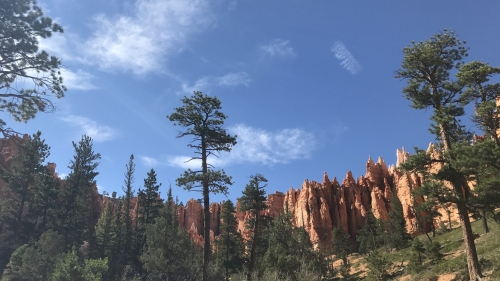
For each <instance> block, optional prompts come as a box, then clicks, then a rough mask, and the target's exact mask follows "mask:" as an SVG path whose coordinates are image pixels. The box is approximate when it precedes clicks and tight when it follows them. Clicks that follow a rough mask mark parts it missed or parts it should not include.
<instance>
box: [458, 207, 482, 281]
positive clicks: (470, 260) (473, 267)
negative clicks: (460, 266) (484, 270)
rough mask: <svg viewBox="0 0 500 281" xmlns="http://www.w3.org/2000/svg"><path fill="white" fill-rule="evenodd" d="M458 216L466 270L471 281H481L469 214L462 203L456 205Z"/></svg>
mask: <svg viewBox="0 0 500 281" xmlns="http://www.w3.org/2000/svg"><path fill="white" fill-rule="evenodd" d="M457 209H458V215H459V218H460V226H461V228H462V234H463V236H464V244H465V254H466V256H467V268H468V269H469V276H470V280H471V281H478V280H481V277H482V274H481V267H480V266H479V260H478V258H477V252H476V244H475V243H474V234H473V233H472V226H471V223H470V219H469V212H468V211H467V207H466V206H465V203H464V202H461V201H460V202H459V203H458V204H457Z"/></svg>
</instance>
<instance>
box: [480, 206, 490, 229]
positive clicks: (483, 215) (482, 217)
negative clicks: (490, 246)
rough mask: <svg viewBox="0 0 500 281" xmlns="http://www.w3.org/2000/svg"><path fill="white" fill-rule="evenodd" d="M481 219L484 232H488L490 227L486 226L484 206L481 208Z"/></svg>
mask: <svg viewBox="0 0 500 281" xmlns="http://www.w3.org/2000/svg"><path fill="white" fill-rule="evenodd" d="M481 220H482V221H483V229H484V233H488V232H490V228H489V227H488V220H487V219H486V210H485V209H484V208H482V209H481Z"/></svg>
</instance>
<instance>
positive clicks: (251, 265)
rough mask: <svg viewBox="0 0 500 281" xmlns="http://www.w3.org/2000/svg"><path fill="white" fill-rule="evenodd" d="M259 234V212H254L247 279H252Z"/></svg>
mask: <svg viewBox="0 0 500 281" xmlns="http://www.w3.org/2000/svg"><path fill="white" fill-rule="evenodd" d="M258 235H259V213H258V212H257V213H256V214H255V224H254V228H253V240H252V249H250V262H249V263H248V272H247V281H250V280H252V274H253V268H254V266H255V252H256V250H257V239H258Z"/></svg>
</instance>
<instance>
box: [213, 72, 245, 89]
mask: <svg viewBox="0 0 500 281" xmlns="http://www.w3.org/2000/svg"><path fill="white" fill-rule="evenodd" d="M216 80H217V81H218V84H219V85H221V86H238V85H245V86H248V84H249V83H250V75H248V73H246V72H236V73H235V72H230V73H228V74H226V75H224V76H222V77H218V78H217V79H216Z"/></svg>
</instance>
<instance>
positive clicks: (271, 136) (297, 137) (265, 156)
mask: <svg viewBox="0 0 500 281" xmlns="http://www.w3.org/2000/svg"><path fill="white" fill-rule="evenodd" d="M228 130H229V132H230V133H231V134H236V135H237V136H238V137H237V142H238V143H237V144H236V146H235V147H233V149H232V150H231V152H230V153H222V154H220V157H219V158H217V157H211V158H210V159H209V161H208V162H209V163H211V164H212V165H214V166H215V167H216V168H219V167H224V166H228V165H232V164H239V163H245V162H246V163H257V164H261V165H274V164H286V163H289V162H291V161H294V160H298V159H304V158H308V157H310V155H311V153H312V151H313V150H314V149H315V148H316V138H315V137H314V135H313V134H311V133H308V132H306V131H304V130H302V129H298V128H294V129H283V130H279V131H276V132H269V131H266V130H262V129H257V128H253V127H250V126H246V125H243V124H239V125H236V126H233V127H230V128H229V129H228ZM148 158H149V157H148ZM189 159H190V156H170V157H168V158H167V160H166V161H165V162H160V161H157V160H154V161H150V160H148V163H149V162H151V163H155V164H158V165H168V166H174V167H181V168H184V169H187V168H191V169H199V168H200V167H201V161H200V160H198V159H196V160H191V161H188V160H189Z"/></svg>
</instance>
